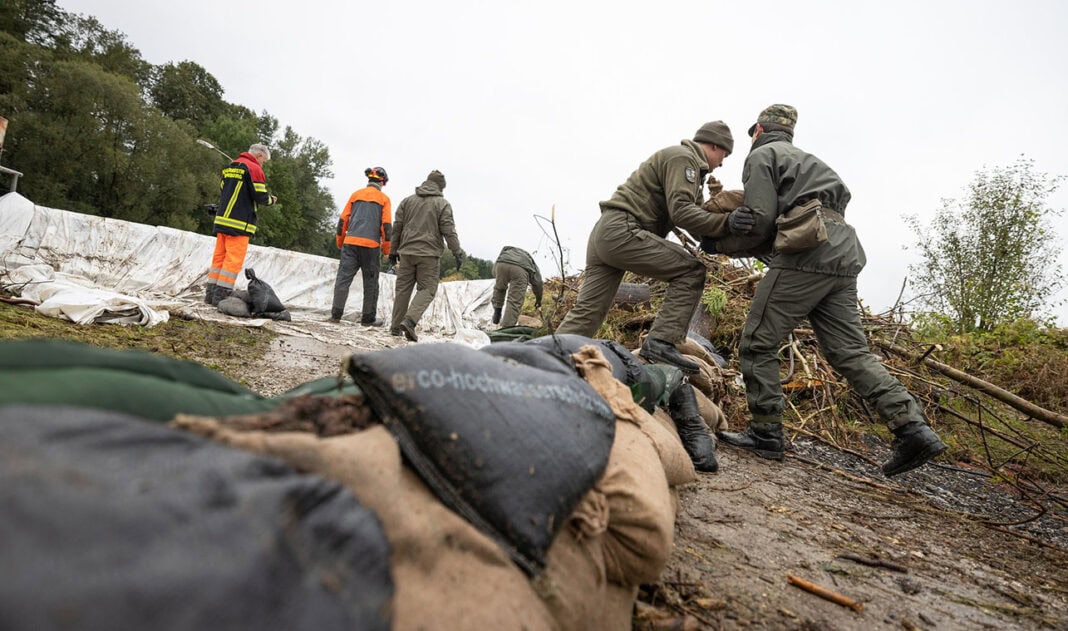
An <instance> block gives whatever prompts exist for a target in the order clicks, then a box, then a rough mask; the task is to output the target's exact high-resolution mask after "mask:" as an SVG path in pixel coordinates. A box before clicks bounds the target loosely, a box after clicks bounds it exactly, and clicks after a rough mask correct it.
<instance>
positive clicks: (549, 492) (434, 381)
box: [349, 344, 615, 574]
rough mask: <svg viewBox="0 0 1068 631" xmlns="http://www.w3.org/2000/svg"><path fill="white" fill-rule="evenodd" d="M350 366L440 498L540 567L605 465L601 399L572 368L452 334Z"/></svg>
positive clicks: (528, 565) (526, 564)
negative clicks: (512, 358)
mask: <svg viewBox="0 0 1068 631" xmlns="http://www.w3.org/2000/svg"><path fill="white" fill-rule="evenodd" d="M349 374H351V375H352V378H353V380H354V381H355V382H356V384H357V385H358V386H359V387H360V389H361V390H363V392H364V393H365V395H366V396H367V397H368V399H369V400H370V401H371V404H372V406H373V407H374V409H375V411H376V412H377V413H378V415H379V416H380V417H381V418H382V420H383V422H384V423H385V425H386V427H388V428H389V430H390V432H392V433H393V435H394V436H395V437H396V438H397V441H398V442H399V443H400V447H401V450H402V451H403V453H404V455H405V457H406V458H407V459H408V460H409V462H410V463H411V465H412V467H413V468H414V469H415V470H416V471H417V472H418V473H419V475H420V476H421V477H422V478H423V480H424V481H425V482H426V483H427V485H428V486H430V488H431V489H433V491H434V493H435V494H436V495H437V496H438V497H439V498H440V499H441V501H442V502H444V503H445V504H446V505H447V506H448V507H449V508H451V509H453V510H454V511H456V512H457V513H459V514H460V515H462V516H463V517H464V518H465V519H467V520H469V521H470V522H471V523H472V524H474V525H475V526H476V527H477V528H479V529H480V530H481V531H483V532H484V533H486V534H488V535H489V536H490V537H491V538H492V539H494V540H495V541H497V542H498V543H499V544H500V545H501V546H502V547H504V548H505V549H506V550H507V551H508V553H509V555H510V556H511V558H512V559H513V560H514V561H515V563H516V564H517V565H519V567H521V568H522V569H523V570H524V571H525V572H527V573H528V574H537V573H538V572H540V571H541V569H542V568H543V567H544V565H545V552H546V550H547V549H548V547H549V544H550V543H551V542H552V539H553V536H554V535H555V534H556V531H557V530H558V529H559V528H560V527H561V525H562V524H563V523H564V520H565V519H566V518H567V517H568V516H569V515H570V514H571V512H572V511H573V510H574V508H575V505H576V504H577V503H578V501H579V500H580V499H581V498H582V496H583V495H585V493H586V491H588V490H589V489H590V487H592V486H593V483H594V482H595V481H596V480H597V479H598V478H599V477H600V476H601V474H602V473H603V471H604V468H605V465H606V463H607V460H608V454H609V451H610V449H611V446H612V439H613V436H614V434H615V416H614V414H613V413H612V410H611V409H609V407H608V405H607V404H606V403H605V401H604V399H602V398H601V397H600V395H598V394H597V392H596V391H594V390H593V389H592V388H590V386H589V385H588V384H586V383H585V382H584V381H582V380H581V379H578V378H576V377H569V376H567V375H563V374H558V373H553V372H549V371H545V370H540V369H537V368H530V367H528V366H521V365H512V364H508V363H505V362H502V361H500V360H499V359H498V358H495V357H492V356H490V355H488V354H486V353H482V352H479V351H476V350H473V349H470V348H467V347H465V346H460V345H457V344H427V345H418V346H406V347H402V348H397V349H391V350H385V351H378V352H375V353H367V354H356V355H353V356H352V357H351V358H350V360H349Z"/></svg>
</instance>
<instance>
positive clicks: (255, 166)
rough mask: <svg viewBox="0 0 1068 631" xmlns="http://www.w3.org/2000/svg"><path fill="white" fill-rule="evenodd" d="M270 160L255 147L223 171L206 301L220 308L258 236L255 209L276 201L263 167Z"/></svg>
mask: <svg viewBox="0 0 1068 631" xmlns="http://www.w3.org/2000/svg"><path fill="white" fill-rule="evenodd" d="M270 159H271V150H270V149H268V148H267V147H266V145H261V144H255V145H252V146H251V147H249V148H248V151H246V152H244V153H242V154H241V155H240V156H238V157H237V159H236V160H234V161H233V162H231V163H230V166H228V167H226V168H225V169H223V171H222V181H221V182H220V183H219V188H220V189H221V190H220V194H219V207H218V208H217V209H216V211H215V225H214V227H213V231H212V232H213V233H214V234H215V253H214V254H213V255H212V257H211V269H209V270H208V287H207V291H206V292H205V294H204V301H205V302H207V303H208V304H212V305H217V304H219V301H220V300H222V299H223V298H226V297H227V296H229V295H230V294H232V293H233V291H234V283H235V282H237V275H238V274H239V273H241V266H242V265H244V263H245V252H247V251H248V240H249V238H251V237H252V235H254V234H256V209H257V208H258V207H259V206H260V205H263V206H269V205H271V204H273V203H275V202H276V201H278V198H276V197H275V196H274V195H271V194H269V193H268V192H267V180H266V179H265V178H264V177H263V167H262V166H261V165H262V164H263V163H265V162H267V161H268V160H270Z"/></svg>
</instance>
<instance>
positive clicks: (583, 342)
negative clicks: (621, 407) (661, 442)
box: [526, 333, 665, 412]
mask: <svg viewBox="0 0 1068 631" xmlns="http://www.w3.org/2000/svg"><path fill="white" fill-rule="evenodd" d="M526 343H527V344H530V345H534V346H539V347H542V348H551V349H554V350H555V351H556V352H558V353H566V354H568V355H570V354H573V353H576V352H578V350H579V349H580V348H582V347H583V346H587V345H590V344H593V345H596V346H599V347H600V349H601V352H602V353H603V354H604V358H605V359H606V360H607V361H608V363H609V365H610V366H611V367H612V376H613V377H615V378H616V379H618V380H620V381H622V382H623V383H624V384H626V385H627V386H629V387H630V388H631V396H632V397H633V398H634V400H635V401H636V402H637V403H638V404H639V405H641V406H642V407H643V408H645V411H646V412H652V410H653V407H654V406H655V405H656V404H657V401H659V400H660V399H661V398H662V397H663V396H664V387H665V382H664V380H661V379H659V375H655V374H650V373H649V372H648V371H647V370H646V368H647V366H645V365H644V364H642V362H641V360H639V359H638V357H637V356H636V355H634V353H631V352H630V351H629V350H627V348H626V347H625V346H623V345H622V344H620V343H619V342H616V341H615V340H597V339H593V338H589V337H586V336H584V335H575V334H572V333H564V334H554V335H546V336H543V337H538V338H534V339H532V340H529V341H528V342H526Z"/></svg>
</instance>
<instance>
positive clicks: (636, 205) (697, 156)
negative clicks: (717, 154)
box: [601, 140, 723, 237]
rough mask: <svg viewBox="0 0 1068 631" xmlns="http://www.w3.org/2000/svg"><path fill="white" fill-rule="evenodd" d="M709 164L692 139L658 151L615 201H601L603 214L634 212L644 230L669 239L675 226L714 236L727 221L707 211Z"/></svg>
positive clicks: (622, 189) (630, 180)
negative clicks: (724, 221) (705, 185)
mask: <svg viewBox="0 0 1068 631" xmlns="http://www.w3.org/2000/svg"><path fill="white" fill-rule="evenodd" d="M706 175H708V161H707V160H705V156H704V152H702V151H701V147H700V146H698V144H697V143H695V142H693V141H692V140H683V141H682V143H681V144H679V145H676V146H673V147H667V148H666V149H661V150H660V151H657V152H656V153H654V154H653V155H652V156H650V157H649V159H648V160H646V161H645V162H643V163H641V165H640V166H638V170H636V171H635V172H634V173H631V174H630V177H628V178H627V181H626V182H624V183H623V184H621V185H620V186H619V188H617V189H616V192H615V193H614V194H613V195H612V198H611V199H609V200H607V201H603V202H601V212H602V213H603V212H605V211H607V210H622V211H624V212H627V213H630V214H631V215H633V216H634V217H635V218H636V219H637V220H638V223H640V224H641V227H642V228H643V229H645V230H648V231H649V232H651V233H653V234H655V235H657V236H658V237H665V236H667V234H668V233H669V232H671V229H672V228H673V227H679V228H682V229H684V230H687V231H689V232H691V233H693V234H695V235H698V234H714V233H715V231H716V230H717V229H718V228H719V227H720V226H722V225H723V218H722V217H721V216H716V214H714V213H710V212H708V211H706V210H704V209H703V208H701V204H703V203H704V195H703V193H702V190H701V189H702V187H703V186H704V182H705V176H706Z"/></svg>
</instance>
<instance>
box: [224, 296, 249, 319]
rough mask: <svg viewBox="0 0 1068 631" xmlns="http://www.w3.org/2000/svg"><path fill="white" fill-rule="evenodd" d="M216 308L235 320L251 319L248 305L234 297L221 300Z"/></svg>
mask: <svg viewBox="0 0 1068 631" xmlns="http://www.w3.org/2000/svg"><path fill="white" fill-rule="evenodd" d="M217 308H218V309H219V311H221V312H223V313H225V314H226V315H228V316H234V317H235V318H251V317H252V312H251V311H249V306H248V303H247V302H245V301H244V300H241V299H240V298H238V297H236V296H229V297H227V298H223V299H222V300H220V301H219V304H218V305H217Z"/></svg>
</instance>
